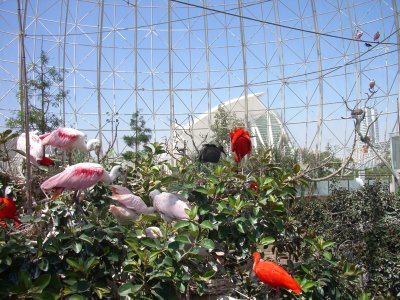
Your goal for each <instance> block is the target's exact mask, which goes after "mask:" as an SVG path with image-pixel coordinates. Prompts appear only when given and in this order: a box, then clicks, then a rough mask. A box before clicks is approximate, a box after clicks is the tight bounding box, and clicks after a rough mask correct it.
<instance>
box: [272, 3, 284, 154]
mask: <svg viewBox="0 0 400 300" xmlns="http://www.w3.org/2000/svg"><path fill="white" fill-rule="evenodd" d="M273 7H274V18H275V22H276V23H279V22H280V21H281V20H280V15H279V7H278V1H274V2H273ZM275 30H276V31H275V32H276V48H277V50H278V61H279V68H280V75H281V92H280V95H281V119H282V123H283V125H281V132H283V128H282V127H283V126H284V125H285V124H286V114H285V110H286V94H285V91H286V87H285V85H286V83H285V81H284V80H285V79H284V78H285V61H284V57H283V49H282V42H283V37H282V30H281V28H280V27H279V26H275ZM281 137H282V134H281ZM271 146H277V144H275V142H274V143H273V144H271Z"/></svg>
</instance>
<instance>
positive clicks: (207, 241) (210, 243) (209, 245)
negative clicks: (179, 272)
mask: <svg viewBox="0 0 400 300" xmlns="http://www.w3.org/2000/svg"><path fill="white" fill-rule="evenodd" d="M200 245H201V246H203V247H204V248H206V249H214V248H215V244H214V242H213V241H212V240H210V239H207V238H205V239H203V240H201V241H200Z"/></svg>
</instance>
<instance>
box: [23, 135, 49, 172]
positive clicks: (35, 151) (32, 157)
mask: <svg viewBox="0 0 400 300" xmlns="http://www.w3.org/2000/svg"><path fill="white" fill-rule="evenodd" d="M17 150H20V151H23V152H25V151H26V134H25V133H22V134H21V135H20V136H19V137H18V139H17ZM29 161H30V162H31V163H32V164H33V165H35V166H39V165H43V166H49V165H54V161H53V160H52V159H50V158H48V157H45V156H44V147H43V143H42V141H41V140H40V138H39V136H38V135H37V134H36V131H31V132H29Z"/></svg>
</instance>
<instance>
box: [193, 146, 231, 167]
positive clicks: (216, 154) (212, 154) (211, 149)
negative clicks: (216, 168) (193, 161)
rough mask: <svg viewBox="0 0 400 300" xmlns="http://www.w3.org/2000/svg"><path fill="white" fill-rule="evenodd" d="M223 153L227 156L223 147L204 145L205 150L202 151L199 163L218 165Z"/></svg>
mask: <svg viewBox="0 0 400 300" xmlns="http://www.w3.org/2000/svg"><path fill="white" fill-rule="evenodd" d="M222 153H224V154H226V153H225V151H224V148H223V147H222V146H217V145H215V144H204V145H203V148H202V149H201V150H200V155H199V161H200V162H202V163H207V162H211V163H217V162H219V160H220V158H221V154H222Z"/></svg>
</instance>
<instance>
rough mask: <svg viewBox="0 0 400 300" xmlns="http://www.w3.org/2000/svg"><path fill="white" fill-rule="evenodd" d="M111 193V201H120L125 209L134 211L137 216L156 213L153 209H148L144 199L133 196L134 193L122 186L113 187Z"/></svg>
mask: <svg viewBox="0 0 400 300" xmlns="http://www.w3.org/2000/svg"><path fill="white" fill-rule="evenodd" d="M111 191H112V196H111V199H113V200H115V201H118V202H119V203H120V204H122V205H123V206H124V207H126V208H128V209H130V210H132V211H134V212H135V213H136V214H145V215H147V214H151V213H153V212H154V208H153V207H148V206H147V205H146V203H144V201H143V200H142V198H140V197H139V196H136V195H134V194H132V192H131V191H130V190H129V189H127V188H126V187H123V186H121V185H112V186H111Z"/></svg>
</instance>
